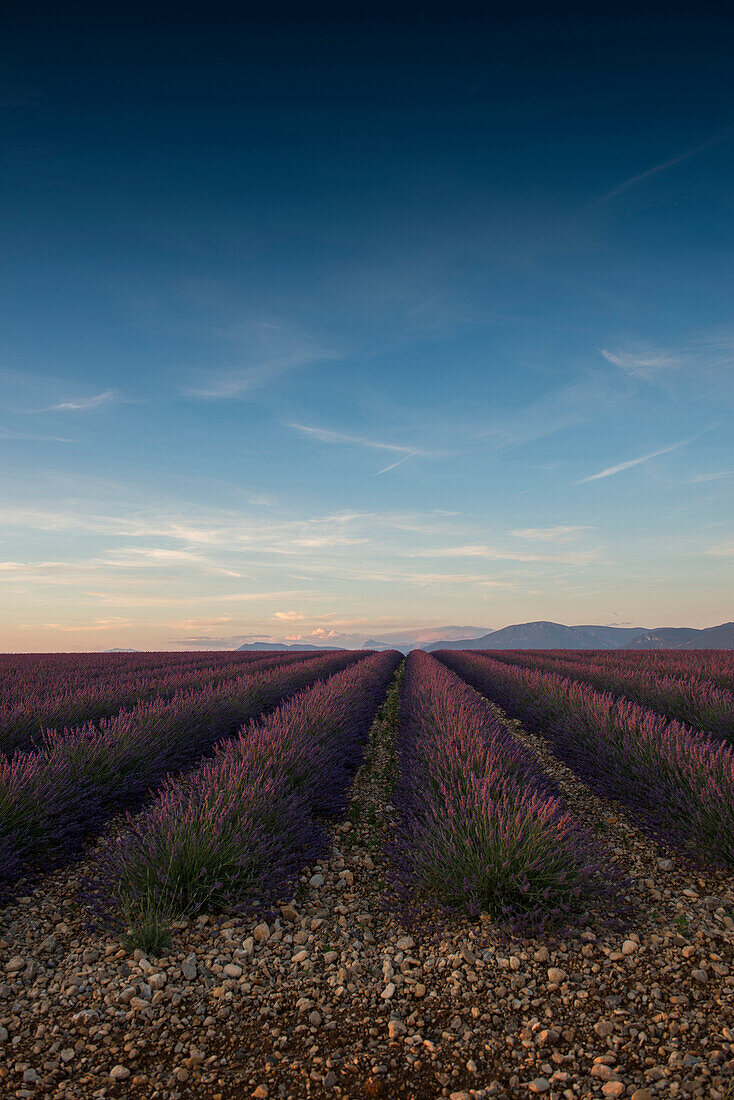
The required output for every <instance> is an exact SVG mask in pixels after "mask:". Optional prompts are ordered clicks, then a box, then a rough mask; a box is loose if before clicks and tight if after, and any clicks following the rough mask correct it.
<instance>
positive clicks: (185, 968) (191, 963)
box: [181, 958, 197, 982]
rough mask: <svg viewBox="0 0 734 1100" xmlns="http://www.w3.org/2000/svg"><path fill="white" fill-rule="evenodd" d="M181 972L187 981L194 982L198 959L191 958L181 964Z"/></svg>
mask: <svg viewBox="0 0 734 1100" xmlns="http://www.w3.org/2000/svg"><path fill="white" fill-rule="evenodd" d="M181 973H182V974H183V976H184V978H185V979H186V981H187V982H193V980H194V978H195V977H196V973H197V971H196V959H195V958H189V959H186V961H185V962H183V963H182V964H181Z"/></svg>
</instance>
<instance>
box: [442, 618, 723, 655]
mask: <svg viewBox="0 0 734 1100" xmlns="http://www.w3.org/2000/svg"><path fill="white" fill-rule="evenodd" d="M426 648H427V649H428V650H429V652H430V651H431V650H436V649H734V623H722V624H721V626H711V627H708V628H706V629H703V630H697V629H695V628H694V627H665V626H664V627H655V628H653V629H652V630H651V629H649V628H647V629H646V628H645V627H639V626H636V627H627V626H625V627H620V626H564V625H563V624H562V623H549V622H537V623H518V624H516V625H515V626H505V627H503V628H502V630H493V631H490V633H488V634H483V635H482V636H481V637H480V638H462V639H458V640H446V641H440V642H434V643H433V644H432V645H429V646H427V647H426Z"/></svg>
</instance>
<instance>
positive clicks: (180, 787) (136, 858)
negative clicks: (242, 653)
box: [97, 651, 402, 944]
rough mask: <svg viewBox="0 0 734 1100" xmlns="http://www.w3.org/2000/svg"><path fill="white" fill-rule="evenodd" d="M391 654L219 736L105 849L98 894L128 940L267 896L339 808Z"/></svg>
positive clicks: (392, 665)
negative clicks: (234, 733)
mask: <svg viewBox="0 0 734 1100" xmlns="http://www.w3.org/2000/svg"><path fill="white" fill-rule="evenodd" d="M401 659H402V658H401V655H400V654H398V653H395V652H394V651H390V652H386V653H379V654H375V655H372V656H370V657H367V658H366V659H363V660H361V661H360V662H359V663H358V664H356V665H355V666H354V667H351V668H347V669H345V670H344V671H342V672H339V673H337V674H336V675H334V676H332V677H331V678H330V679H329V680H328V681H326V682H325V683H317V684H316V685H315V686H314V687H312V688H310V689H308V690H305V691H303V692H302V693H301V694H300V695H298V696H296V697H295V698H293V699H291V700H289V701H288V702H287V703H284V704H283V705H282V706H281V707H279V708H278V709H277V710H276V711H275V712H274V713H273V714H271V715H270V716H269V717H268V718H266V719H265V720H264V721H262V722H260V723H259V724H257V723H254V722H251V723H250V724H249V725H248V726H246V727H245V728H244V729H243V730H242V732H241V733H240V736H239V737H238V738H237V739H236V740H234V741H230V742H228V743H227V744H226V745H223V746H220V748H219V749H218V750H217V752H216V753H215V755H214V757H213V758H212V759H211V760H209V761H206V762H205V763H203V764H202V765H201V766H200V767H199V768H197V769H196V770H195V771H193V772H191V773H190V774H189V775H187V776H185V777H183V778H182V779H179V780H173V779H171V780H169V781H168V782H167V783H166V785H165V787H164V789H163V790H162V792H161V793H160V795H159V797H158V798H157V799H156V800H155V802H153V803H152V805H151V806H150V807H149V808H148V809H147V810H146V811H144V812H143V813H142V814H140V815H139V816H137V817H129V818H128V822H127V826H126V828H125V830H124V831H123V834H122V835H121V836H120V837H119V838H117V839H116V840H111V841H110V843H109V844H107V845H106V846H104V847H103V849H102V850H101V852H100V854H99V856H98V864H99V867H100V872H101V874H100V876H99V877H98V888H97V895H98V897H102V898H103V899H104V903H105V907H106V913H107V917H108V919H110V918H112V919H113V920H114V914H115V912H117V914H119V915H121V916H122V918H123V920H124V922H125V923H127V924H128V925H129V926H131V927H132V929H133V938H134V941H135V942H138V943H146V942H147V943H148V944H150V943H151V941H152V942H156V941H157V938H158V937H159V936H160V933H161V928H162V927H163V926H165V923H166V922H167V921H170V920H171V919H173V918H175V917H178V918H180V917H187V916H190V915H192V914H193V913H196V912H199V911H200V910H201V909H202V908H207V909H210V910H215V911H216V910H222V909H228V908H237V907H240V908H242V907H247V906H248V905H252V904H253V902H254V899H255V898H257V899H259V900H260V902H261V903H264V902H266V901H267V900H268V899H272V898H273V897H275V896H277V894H278V892H279V891H280V890H283V889H285V885H286V883H287V882H288V881H289V880H290V879H291V878H292V877H293V876H294V874H296V873H297V871H298V869H299V868H300V867H301V866H302V865H303V864H304V863H306V862H309V861H311V860H312V859H314V858H316V857H317V856H318V855H319V854H320V853H321V851H322V850H323V847H324V844H325V840H326V833H325V829H324V821H325V820H326V819H328V818H333V817H337V816H339V815H341V814H343V813H344V811H345V808H346V799H347V794H348V790H349V786H350V783H351V780H352V778H353V775H354V773H355V771H356V770H357V767H358V766H359V763H360V761H361V759H362V754H363V750H364V745H365V741H366V737H367V733H368V730H369V727H370V725H371V722H372V720H373V718H374V715H375V713H376V711H377V708H378V706H379V704H380V702H381V701H382V699H383V698H384V695H385V692H386V690H387V686H388V683H389V681H390V678H391V677H392V675H393V673H394V671H395V669H396V667H397V665H398V664H399V663H400V660H401Z"/></svg>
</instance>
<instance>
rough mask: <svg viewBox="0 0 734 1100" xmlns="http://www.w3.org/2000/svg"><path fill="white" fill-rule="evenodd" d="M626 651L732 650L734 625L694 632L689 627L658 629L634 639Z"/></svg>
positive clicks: (711, 627) (726, 624)
mask: <svg viewBox="0 0 734 1100" xmlns="http://www.w3.org/2000/svg"><path fill="white" fill-rule="evenodd" d="M627 648H628V649H734V623H722V624H721V626H709V627H707V628H706V629H704V630H695V629H694V628H693V627H690V626H681V627H674V626H673V627H670V626H669V627H660V628H658V629H656V630H649V631H647V632H646V633H645V634H640V635H639V637H637V638H634V639H633V640H632V641H631V642H630V643H629V645H628V646H627Z"/></svg>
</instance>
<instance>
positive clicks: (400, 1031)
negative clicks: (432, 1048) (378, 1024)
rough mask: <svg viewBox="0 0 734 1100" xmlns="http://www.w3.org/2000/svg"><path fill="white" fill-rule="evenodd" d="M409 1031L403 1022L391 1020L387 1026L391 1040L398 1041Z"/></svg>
mask: <svg viewBox="0 0 734 1100" xmlns="http://www.w3.org/2000/svg"><path fill="white" fill-rule="evenodd" d="M407 1030H408V1029H407V1028H406V1026H405V1024H404V1023H403V1021H402V1020H390V1023H389V1024H388V1025H387V1033H388V1035H389V1036H390V1038H391V1039H398V1038H399V1037H400V1036H401V1035H405V1033H406V1031H407Z"/></svg>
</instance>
